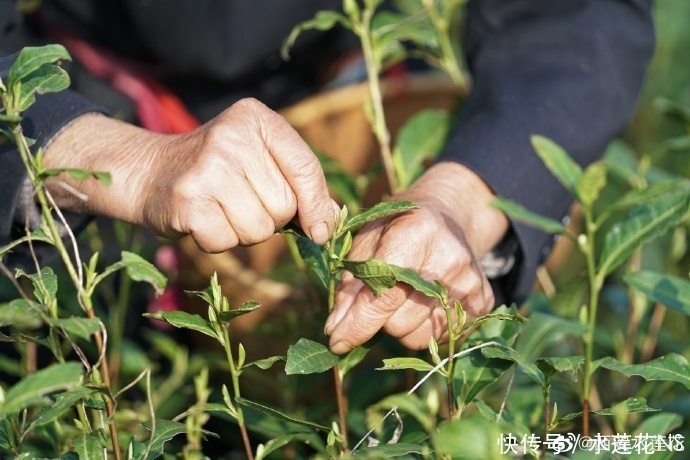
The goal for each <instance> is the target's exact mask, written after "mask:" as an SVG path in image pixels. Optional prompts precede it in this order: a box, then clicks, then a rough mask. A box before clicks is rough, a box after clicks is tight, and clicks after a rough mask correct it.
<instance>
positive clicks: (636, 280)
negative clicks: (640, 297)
mask: <svg viewBox="0 0 690 460" xmlns="http://www.w3.org/2000/svg"><path fill="white" fill-rule="evenodd" d="M623 281H625V282H626V283H628V284H629V285H630V286H632V287H634V288H635V289H637V290H638V291H640V292H641V293H643V294H644V295H646V296H647V297H649V298H650V299H651V300H654V301H655V302H660V303H663V304H664V305H666V306H667V307H669V308H672V309H674V310H676V311H679V312H681V313H685V314H686V315H690V281H688V280H686V279H684V278H680V277H678V276H673V275H666V274H664V273H658V272H652V271H644V270H643V271H639V272H635V273H630V274H628V275H626V276H624V277H623Z"/></svg>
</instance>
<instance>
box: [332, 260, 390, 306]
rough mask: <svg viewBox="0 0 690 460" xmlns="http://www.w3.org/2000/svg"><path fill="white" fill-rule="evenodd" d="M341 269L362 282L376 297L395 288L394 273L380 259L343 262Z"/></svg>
mask: <svg viewBox="0 0 690 460" xmlns="http://www.w3.org/2000/svg"><path fill="white" fill-rule="evenodd" d="M343 267H345V269H346V270H347V271H349V272H350V273H352V274H353V275H354V277H355V278H357V279H359V280H361V281H363V282H364V284H366V285H367V287H369V289H371V290H372V291H373V293H374V295H375V296H376V297H378V296H380V295H381V294H383V293H384V292H386V291H387V290H389V289H390V288H392V287H393V286H395V283H396V279H395V273H393V270H392V269H391V267H390V265H388V263H386V262H385V261H384V260H382V259H369V260H343Z"/></svg>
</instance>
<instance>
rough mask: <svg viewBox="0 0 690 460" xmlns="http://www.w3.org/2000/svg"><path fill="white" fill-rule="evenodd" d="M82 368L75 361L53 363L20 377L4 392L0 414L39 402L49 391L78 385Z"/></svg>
mask: <svg viewBox="0 0 690 460" xmlns="http://www.w3.org/2000/svg"><path fill="white" fill-rule="evenodd" d="M83 371H84V368H83V367H82V366H81V364H79V363H76V362H69V363H59V364H53V365H51V366H48V367H46V368H45V369H41V370H39V371H37V372H36V373H34V374H31V375H29V376H28V377H26V378H24V379H22V380H21V381H20V382H19V383H17V384H16V385H14V386H13V387H11V388H10V389H9V390H7V392H6V393H5V397H4V402H3V404H2V406H0V416H2V415H7V414H16V413H17V412H19V411H21V410H22V409H25V408H27V407H31V406H35V405H38V404H41V403H42V402H43V401H44V400H45V399H44V398H45V397H46V396H47V395H49V394H51V393H56V392H59V391H66V390H69V389H71V388H74V387H76V386H77V385H79V383H80V380H81V378H82V373H83Z"/></svg>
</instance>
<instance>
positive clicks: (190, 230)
mask: <svg viewBox="0 0 690 460" xmlns="http://www.w3.org/2000/svg"><path fill="white" fill-rule="evenodd" d="M89 118H91V119H92V120H96V121H92V123H97V124H103V123H105V124H106V125H107V126H101V127H98V128H95V127H93V126H92V127H91V128H92V129H91V131H92V132H91V134H90V136H91V137H92V138H94V139H95V138H96V137H104V138H108V137H109V136H112V135H113V130H114V131H116V132H118V131H119V132H120V135H119V136H118V137H119V138H120V139H129V140H128V142H125V143H124V144H125V145H122V144H123V143H120V145H121V146H122V147H121V150H125V151H119V152H113V151H112V150H113V147H112V142H108V141H107V140H103V139H102V140H101V141H100V142H98V139H96V142H95V143H96V144H97V145H98V144H106V145H102V148H103V149H104V150H105V152H102V154H101V155H97V154H95V153H93V150H91V152H89V153H83V154H82V155H81V157H82V161H81V163H86V164H87V165H88V169H91V170H99V171H109V172H111V175H112V181H113V182H112V185H111V186H110V187H109V188H105V187H103V186H100V185H98V184H95V183H93V181H92V180H89V181H88V182H90V183H89V184H86V183H85V184H80V183H75V182H72V181H70V185H73V186H74V187H75V188H77V189H78V190H80V191H82V192H83V193H85V194H87V195H88V196H89V198H90V199H89V202H90V204H88V205H86V207H87V208H88V209H87V210H89V211H91V212H96V213H101V214H106V215H109V216H111V217H115V218H119V219H122V220H126V221H130V222H134V223H136V224H140V225H143V226H145V227H147V228H149V229H150V230H152V231H153V232H154V233H156V234H158V235H161V236H167V237H180V236H184V235H188V234H189V235H192V237H193V238H194V241H196V243H197V245H198V246H199V247H200V248H201V249H202V250H204V251H206V252H213V253H217V252H223V251H225V250H228V249H230V248H232V247H235V246H237V245H252V244H257V243H261V242H263V241H265V240H267V239H268V238H270V237H271V235H273V233H274V232H275V231H276V230H277V229H279V228H281V227H283V226H284V225H285V224H287V223H288V222H290V221H291V220H292V219H293V218H294V217H298V220H299V224H300V226H301V227H302V229H303V230H304V232H305V233H306V234H307V235H309V236H310V237H311V239H312V240H313V241H314V242H315V243H317V244H324V243H325V242H326V241H327V240H328V238H329V237H330V235H331V233H332V232H333V230H334V226H335V222H334V220H335V219H334V217H335V212H334V209H337V205H336V204H335V203H334V202H333V201H332V200H331V198H330V196H329V194H328V188H327V186H326V180H325V178H324V174H323V171H322V169H321V167H320V165H319V161H318V159H317V158H316V156H315V155H314V154H313V152H312V151H311V149H310V148H309V146H308V145H307V144H306V143H305V142H304V141H303V140H302V139H301V138H300V136H299V135H298V134H297V132H296V131H295V130H294V129H293V128H292V127H291V126H290V125H289V124H288V123H287V122H286V121H285V119H283V117H281V116H280V115H278V114H277V113H275V112H274V111H272V110H270V109H269V108H268V107H266V106H265V105H263V104H262V103H260V102H258V101H256V100H254V99H243V100H241V101H239V102H237V103H235V104H234V105H232V106H231V107H230V108H228V109H227V110H225V111H224V112H223V113H221V114H220V115H218V116H217V117H216V118H214V119H213V120H211V121H209V122H208V123H206V124H204V125H203V126H201V127H199V128H198V129H196V130H194V131H192V132H190V133H187V134H184V135H179V136H168V135H158V134H153V133H150V132H148V131H144V130H142V129H140V128H134V127H132V126H130V125H126V124H123V123H121V122H117V121H116V120H112V119H107V118H105V117H102V116H91V117H89ZM77 128H79V127H77ZM94 128H95V129H94ZM81 129H82V130H87V132H84V133H82V137H88V135H89V134H88V126H87V127H81ZM133 130H135V131H133ZM69 131H72V129H71V126H70V128H68V129H67V130H66V133H64V134H67V133H68V132H69ZM64 134H61V135H60V136H58V138H57V139H56V141H55V142H54V143H53V144H51V147H50V149H49V151H48V152H47V155H46V167H50V168H55V167H84V165H83V164H80V161H79V155H74V156H72V157H71V158H70V155H66V154H60V153H56V152H55V150H57V151H58V152H59V151H60V141H61V138H62V137H63V135H64ZM71 135H72V136H78V135H79V131H74V132H73V133H72V134H71ZM137 138H139V140H137ZM62 141H63V142H64V139H63V140H62ZM107 144H109V145H110V148H108V147H107ZM132 150H134V151H132ZM75 157H76V158H75ZM83 157H87V159H86V160H85V159H84V158H83ZM70 160H74V161H70ZM49 162H50V163H49ZM85 189H86V190H85ZM51 191H52V190H51ZM63 195H64V193H63ZM77 207H78V206H77Z"/></svg>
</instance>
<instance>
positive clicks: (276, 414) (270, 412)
mask: <svg viewBox="0 0 690 460" xmlns="http://www.w3.org/2000/svg"><path fill="white" fill-rule="evenodd" d="M235 401H236V402H237V404H240V405H242V406H247V407H252V408H254V409H256V410H258V411H259V412H262V413H264V414H266V415H269V416H271V417H274V418H277V419H279V420H284V421H286V422H291V423H296V424H298V425H302V426H306V427H309V428H314V429H317V430H320V431H325V432H328V431H331V429H330V428H328V427H325V426H323V425H319V424H318V423H314V422H309V421H307V420H300V419H297V418H294V417H292V416H290V415H287V414H284V413H282V412H280V411H279V410H277V409H274V408H272V407H269V406H265V405H263V404H259V403H256V402H254V401H250V400H248V399H244V398H235Z"/></svg>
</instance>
